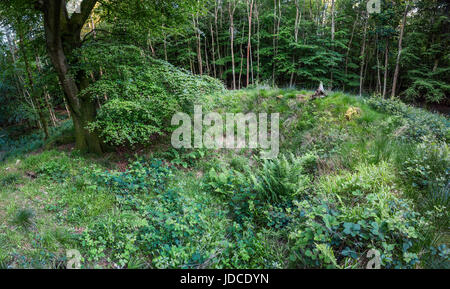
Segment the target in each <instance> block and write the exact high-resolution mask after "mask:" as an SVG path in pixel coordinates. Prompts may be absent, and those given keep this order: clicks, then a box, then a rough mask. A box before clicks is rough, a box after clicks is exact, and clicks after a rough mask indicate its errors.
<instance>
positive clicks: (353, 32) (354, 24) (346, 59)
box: [344, 13, 359, 90]
mask: <svg viewBox="0 0 450 289" xmlns="http://www.w3.org/2000/svg"><path fill="white" fill-rule="evenodd" d="M358 19H359V13H358V14H357V15H356V19H355V21H354V22H353V28H352V34H351V36H350V42H349V43H348V46H347V53H346V55H345V77H347V75H348V58H349V56H350V49H351V47H352V43H353V38H354V36H355V30H356V24H357V23H358ZM344 90H345V84H344Z"/></svg>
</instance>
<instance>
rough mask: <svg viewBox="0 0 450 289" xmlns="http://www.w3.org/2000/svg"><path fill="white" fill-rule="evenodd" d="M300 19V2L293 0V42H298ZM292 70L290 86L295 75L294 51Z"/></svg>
mask: <svg viewBox="0 0 450 289" xmlns="http://www.w3.org/2000/svg"><path fill="white" fill-rule="evenodd" d="M300 20H301V12H300V4H299V0H295V24H294V42H295V44H297V43H298V31H299V25H300ZM292 68H293V70H292V72H291V80H290V82H289V85H290V86H291V87H292V86H293V85H294V75H295V53H294V55H293V56H292Z"/></svg>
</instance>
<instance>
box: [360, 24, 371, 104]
mask: <svg viewBox="0 0 450 289" xmlns="http://www.w3.org/2000/svg"><path fill="white" fill-rule="evenodd" d="M368 21H369V19H368V17H366V21H365V23H364V36H363V45H362V48H361V70H360V72H359V96H361V95H362V91H363V82H364V78H363V73H364V64H365V62H364V61H365V58H366V56H365V51H366V35H367V22H368Z"/></svg>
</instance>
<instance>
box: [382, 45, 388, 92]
mask: <svg viewBox="0 0 450 289" xmlns="http://www.w3.org/2000/svg"><path fill="white" fill-rule="evenodd" d="M388 64H389V38H386V49H385V55H384V83H383V98H385V97H386V91H387V78H388Z"/></svg>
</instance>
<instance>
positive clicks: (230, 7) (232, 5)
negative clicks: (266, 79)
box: [228, 1, 236, 89]
mask: <svg viewBox="0 0 450 289" xmlns="http://www.w3.org/2000/svg"><path fill="white" fill-rule="evenodd" d="M235 10H236V5H235V3H234V2H233V1H230V2H229V3H228V11H229V13H230V33H231V39H230V49H231V66H232V70H233V89H236V73H235V64H234V11H235Z"/></svg>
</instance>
